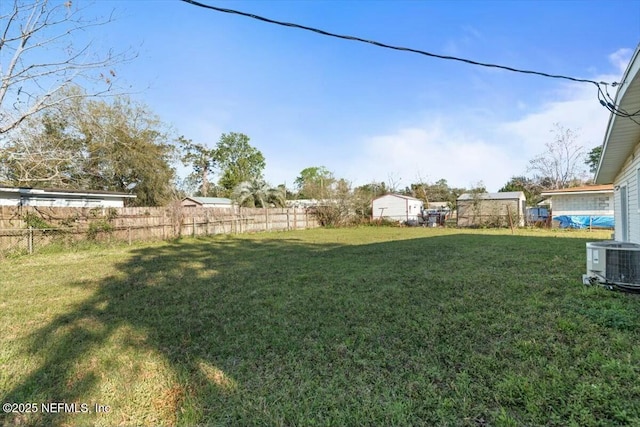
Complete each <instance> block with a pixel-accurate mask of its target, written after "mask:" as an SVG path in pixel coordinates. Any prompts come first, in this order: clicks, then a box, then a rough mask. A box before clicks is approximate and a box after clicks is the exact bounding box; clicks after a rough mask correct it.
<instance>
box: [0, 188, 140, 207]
mask: <svg viewBox="0 0 640 427" xmlns="http://www.w3.org/2000/svg"><path fill="white" fill-rule="evenodd" d="M135 198H136V196H135V195H133V194H125V193H116V192H112V191H93V190H92V191H85V190H56V189H50V188H27V187H0V206H47V207H62V208H121V207H124V201H125V200H127V199H130V200H131V199H135Z"/></svg>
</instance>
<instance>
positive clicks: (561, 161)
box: [527, 123, 585, 189]
mask: <svg viewBox="0 0 640 427" xmlns="http://www.w3.org/2000/svg"><path fill="white" fill-rule="evenodd" d="M554 127H555V129H553V130H551V132H555V135H554V139H553V141H550V142H547V143H546V144H545V147H546V151H545V152H544V153H542V154H539V155H538V156H536V157H534V158H533V159H532V160H530V161H529V167H528V168H527V171H528V172H533V173H534V175H535V178H536V179H537V180H545V179H548V180H550V181H551V186H552V187H553V189H560V188H566V187H568V186H569V185H570V184H571V183H572V182H576V181H579V180H580V179H581V178H582V177H583V176H584V167H583V164H584V158H585V152H584V147H582V146H581V145H578V143H577V142H576V138H577V135H576V132H575V131H573V130H571V129H566V128H565V127H563V126H562V125H560V124H558V123H556V124H555V125H554Z"/></svg>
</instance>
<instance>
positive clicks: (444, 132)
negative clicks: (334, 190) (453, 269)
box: [342, 49, 631, 191]
mask: <svg viewBox="0 0 640 427" xmlns="http://www.w3.org/2000/svg"><path fill="white" fill-rule="evenodd" d="M630 54H631V51H630V50H629V49H620V50H618V51H616V52H615V53H613V54H611V55H610V56H609V60H610V62H611V64H612V65H613V66H614V67H615V69H616V71H619V72H620V73H622V72H623V71H624V69H625V68H626V65H627V63H628V61H629V58H630ZM616 74H617V73H616ZM616 74H610V75H599V76H597V77H595V78H594V80H597V81H608V82H613V81H617V80H618V79H619V78H620V76H619V75H616ZM597 95H598V94H597V88H596V87H595V86H594V85H590V84H580V83H567V84H562V85H561V86H559V87H558V88H557V89H556V90H555V91H554V92H552V93H549V94H548V96H547V98H548V99H551V100H550V101H548V102H545V103H543V104H542V105H539V106H529V105H527V106H526V107H527V108H524V107H525V105H524V104H523V103H522V102H517V103H516V104H515V105H514V109H513V111H512V112H511V113H512V114H513V112H515V113H516V114H519V116H517V117H516V118H515V119H504V118H502V119H501V118H500V117H495V116H493V117H492V116H490V115H487V118H489V119H490V120H492V122H489V123H482V124H481V123H479V122H478V121H476V122H474V121H471V120H465V114H464V113H463V114H457V115H456V116H455V117H453V118H449V119H448V118H447V117H444V116H442V115H441V114H442V113H437V112H425V114H424V116H423V117H430V118H429V119H414V121H413V123H410V124H408V125H407V124H405V125H399V126H397V127H396V128H395V129H392V130H390V131H389V132H388V133H385V134H381V135H375V136H370V137H365V138H363V139H362V142H361V144H360V151H361V153H362V155H361V156H359V158H358V159H351V162H350V163H351V164H350V165H347V162H343V167H342V169H343V170H344V171H345V173H346V175H347V176H350V177H351V179H352V180H353V181H354V182H357V183H358V184H363V183H366V182H370V181H372V180H378V181H380V180H386V177H387V176H389V175H392V176H394V177H397V179H400V180H401V181H400V187H404V186H408V185H409V184H410V183H412V182H416V181H417V180H419V179H425V178H426V179H427V180H428V181H431V182H434V181H437V180H438V179H441V178H444V179H446V180H447V181H448V182H449V184H450V185H452V186H456V187H470V186H472V185H474V184H475V183H477V182H478V181H483V182H484V183H485V185H486V187H487V189H488V190H489V191H497V190H498V189H499V188H500V187H502V186H503V185H504V184H505V183H506V182H507V181H508V180H509V178H510V177H512V176H516V175H523V174H526V169H527V165H528V162H529V160H530V159H532V158H533V157H535V156H536V155H537V154H540V153H542V152H543V151H544V149H545V147H544V144H545V143H546V142H548V141H549V140H550V139H551V138H552V137H553V134H552V131H553V129H554V124H556V123H558V124H560V125H562V126H563V127H565V128H570V129H572V130H574V131H576V134H577V142H578V144H579V145H582V146H583V147H584V149H585V151H589V150H591V149H592V148H593V147H595V146H597V145H599V144H601V143H602V141H603V138H604V133H605V130H606V126H607V121H608V119H609V112H608V111H607V110H606V109H605V108H603V107H602V106H601V105H600V103H599V101H598V96H597ZM612 95H613V94H612ZM585 170H586V166H585Z"/></svg>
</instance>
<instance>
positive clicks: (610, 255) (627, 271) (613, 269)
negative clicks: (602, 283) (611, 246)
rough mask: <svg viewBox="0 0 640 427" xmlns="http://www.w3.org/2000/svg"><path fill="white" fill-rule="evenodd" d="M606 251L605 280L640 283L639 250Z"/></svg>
mask: <svg viewBox="0 0 640 427" xmlns="http://www.w3.org/2000/svg"><path fill="white" fill-rule="evenodd" d="M606 253H607V255H606V258H607V261H606V278H607V281H610V282H613V283H629V284H640V251H630V250H607V252H606Z"/></svg>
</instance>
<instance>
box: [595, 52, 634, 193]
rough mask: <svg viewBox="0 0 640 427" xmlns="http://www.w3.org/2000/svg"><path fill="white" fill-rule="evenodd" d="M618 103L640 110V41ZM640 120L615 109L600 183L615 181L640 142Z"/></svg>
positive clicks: (598, 175) (622, 108) (598, 173)
mask: <svg viewBox="0 0 640 427" xmlns="http://www.w3.org/2000/svg"><path fill="white" fill-rule="evenodd" d="M614 104H615V105H616V106H617V109H618V110H619V111H627V112H629V113H635V112H638V111H640V44H638V46H637V47H636V50H635V52H634V53H633V56H632V57H631V62H629V66H628V67H627V70H626V71H625V72H624V76H623V78H622V83H620V85H619V86H618V91H617V92H616V97H615V100H614ZM638 122H640V117H636V118H635V119H634V120H632V119H630V118H628V117H620V116H617V115H615V114H613V113H611V115H610V116H609V124H608V125H607V131H606V132H605V137H604V143H603V144H604V145H603V148H602V156H601V157H600V162H599V164H598V170H597V171H596V178H595V181H596V183H598V184H610V183H612V182H613V181H614V179H615V178H616V176H617V175H618V173H619V172H620V170H621V169H622V167H623V166H624V163H625V162H626V160H627V159H628V158H629V156H630V155H631V153H632V152H633V149H634V147H635V146H636V144H638V142H640V125H638Z"/></svg>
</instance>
